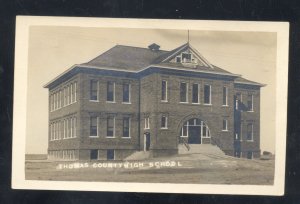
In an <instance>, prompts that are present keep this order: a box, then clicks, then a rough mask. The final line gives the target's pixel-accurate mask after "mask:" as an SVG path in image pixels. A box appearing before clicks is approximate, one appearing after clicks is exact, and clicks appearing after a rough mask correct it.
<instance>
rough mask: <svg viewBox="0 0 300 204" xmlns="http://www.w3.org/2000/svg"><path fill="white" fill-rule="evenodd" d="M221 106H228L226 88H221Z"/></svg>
mask: <svg viewBox="0 0 300 204" xmlns="http://www.w3.org/2000/svg"><path fill="white" fill-rule="evenodd" d="M222 105H223V106H228V88H227V87H225V86H224V87H223V103H222Z"/></svg>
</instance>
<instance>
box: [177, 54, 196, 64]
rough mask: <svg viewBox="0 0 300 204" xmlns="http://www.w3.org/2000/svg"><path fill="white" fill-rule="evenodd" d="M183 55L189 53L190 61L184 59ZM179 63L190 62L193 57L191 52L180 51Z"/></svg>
mask: <svg viewBox="0 0 300 204" xmlns="http://www.w3.org/2000/svg"><path fill="white" fill-rule="evenodd" d="M183 55H190V61H184V59H185V58H184V57H183ZM180 56H181V63H192V62H193V59H192V53H188V52H182V53H181V55H180Z"/></svg>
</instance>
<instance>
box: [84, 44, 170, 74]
mask: <svg viewBox="0 0 300 204" xmlns="http://www.w3.org/2000/svg"><path fill="white" fill-rule="evenodd" d="M166 53H168V51H164V50H150V49H148V48H140V47H131V46H125V45H116V46H114V47H112V48H111V49H109V50H108V51H106V52H105V53H103V54H101V55H99V56H98V57H96V58H95V59H93V60H91V61H89V62H88V63H84V64H82V65H88V66H96V67H111V68H119V69H127V70H131V71H138V70H140V69H142V68H144V67H147V66H149V65H150V64H152V62H153V61H154V60H155V59H157V58H158V57H159V56H161V55H163V54H166Z"/></svg>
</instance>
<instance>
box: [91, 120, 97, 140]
mask: <svg viewBox="0 0 300 204" xmlns="http://www.w3.org/2000/svg"><path fill="white" fill-rule="evenodd" d="M90 137H98V118H97V117H91V118H90Z"/></svg>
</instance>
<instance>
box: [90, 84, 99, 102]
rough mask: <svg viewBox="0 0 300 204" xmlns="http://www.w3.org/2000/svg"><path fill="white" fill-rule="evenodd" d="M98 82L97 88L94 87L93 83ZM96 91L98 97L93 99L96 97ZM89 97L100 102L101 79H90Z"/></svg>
mask: <svg viewBox="0 0 300 204" xmlns="http://www.w3.org/2000/svg"><path fill="white" fill-rule="evenodd" d="M93 82H95V83H96V90H94V89H93V86H92V83H93ZM94 92H96V99H93V98H92V97H94ZM89 99H90V101H92V102H99V80H97V79H91V80H90V93H89Z"/></svg>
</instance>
